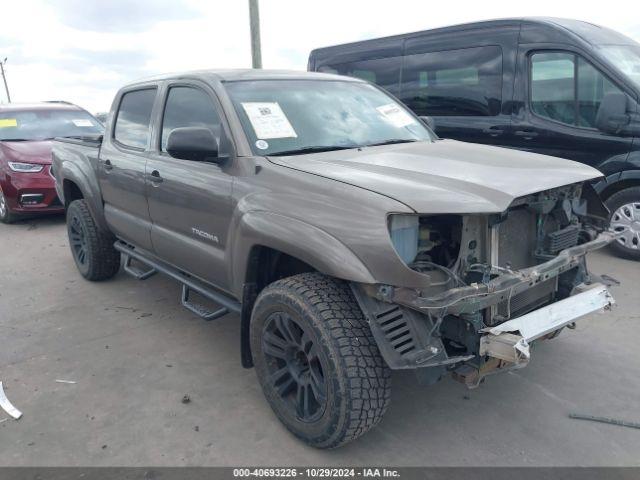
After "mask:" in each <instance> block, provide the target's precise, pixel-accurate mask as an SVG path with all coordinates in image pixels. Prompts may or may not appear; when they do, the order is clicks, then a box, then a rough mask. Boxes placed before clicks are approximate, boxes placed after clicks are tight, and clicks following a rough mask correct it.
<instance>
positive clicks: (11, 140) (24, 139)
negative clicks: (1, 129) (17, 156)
mask: <svg viewBox="0 0 640 480" xmlns="http://www.w3.org/2000/svg"><path fill="white" fill-rule="evenodd" d="M29 141H30V140H29V139H28V138H0V142H29Z"/></svg>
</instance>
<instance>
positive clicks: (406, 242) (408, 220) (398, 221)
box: [389, 215, 420, 265]
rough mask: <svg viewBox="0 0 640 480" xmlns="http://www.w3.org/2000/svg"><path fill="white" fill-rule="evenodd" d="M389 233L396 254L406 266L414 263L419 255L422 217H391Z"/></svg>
mask: <svg viewBox="0 0 640 480" xmlns="http://www.w3.org/2000/svg"><path fill="white" fill-rule="evenodd" d="M389 233H390V235H391V243H393V248H395V249H396V253H397V254H398V256H399V257H400V258H401V259H402V261H403V262H404V263H405V264H407V265H408V264H410V263H412V262H413V261H414V260H415V258H416V255H418V240H419V235H420V217H418V215H390V216H389Z"/></svg>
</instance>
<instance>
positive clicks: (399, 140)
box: [365, 138, 418, 147]
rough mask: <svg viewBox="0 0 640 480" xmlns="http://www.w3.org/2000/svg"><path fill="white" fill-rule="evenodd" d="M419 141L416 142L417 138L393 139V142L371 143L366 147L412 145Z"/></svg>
mask: <svg viewBox="0 0 640 480" xmlns="http://www.w3.org/2000/svg"><path fill="white" fill-rule="evenodd" d="M417 141H418V140H416V139H415V138H392V139H391V140H385V141H384V142H378V143H369V144H367V145H365V147H377V146H379V145H393V144H396V143H412V142H417Z"/></svg>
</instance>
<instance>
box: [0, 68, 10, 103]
mask: <svg viewBox="0 0 640 480" xmlns="http://www.w3.org/2000/svg"><path fill="white" fill-rule="evenodd" d="M6 63H7V57H5V58H4V60H3V61H1V62H0V71H1V72H2V80H3V81H4V90H5V91H6V92H7V102H8V103H11V95H9V86H8V85H7V77H6V75H5V74H4V66H5V64H6Z"/></svg>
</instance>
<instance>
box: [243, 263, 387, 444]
mask: <svg viewBox="0 0 640 480" xmlns="http://www.w3.org/2000/svg"><path fill="white" fill-rule="evenodd" d="M251 349H252V352H253V358H254V360H255V368H256V373H257V375H258V379H259V381H260V384H261V385H262V390H263V392H264V395H265V397H266V398H267V401H268V402H269V404H270V405H271V408H272V409H273V411H274V412H275V414H276V416H277V417H278V418H279V419H280V421H282V423H284V425H285V426H286V427H287V428H288V429H289V430H290V431H291V432H292V433H293V434H294V435H295V436H297V437H298V438H300V439H302V440H303V441H305V442H306V443H308V444H309V445H311V446H314V447H317V448H334V447H338V446H340V445H343V444H345V443H347V442H349V441H351V440H354V439H355V438H358V437H359V436H361V435H363V434H364V433H365V432H367V431H368V430H369V429H370V428H372V427H374V426H375V425H377V424H378V422H380V420H381V419H382V416H383V415H384V413H385V411H386V409H387V406H388V405H389V401H390V398H391V385H390V380H391V378H390V377H391V373H390V370H389V368H388V366H387V365H386V363H385V362H384V360H383V359H382V356H381V355H380V352H379V350H378V347H377V345H376V343H375V341H374V339H373V336H372V334H371V330H370V329H369V326H368V325H367V322H366V320H365V318H364V315H363V314H362V311H361V310H360V307H359V306H358V304H357V303H356V301H355V298H354V297H353V294H352V292H351V290H350V289H349V286H348V285H347V284H346V283H345V282H343V281H340V280H335V279H332V278H329V277H326V276H324V275H321V274H318V273H304V274H301V275H296V276H293V277H289V278H285V279H283V280H279V281H277V282H275V283H272V284H271V285H269V286H268V287H267V288H265V289H264V290H263V291H262V292H261V293H260V295H259V296H258V299H257V300H256V304H255V306H254V309H253V314H252V317H251Z"/></svg>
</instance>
